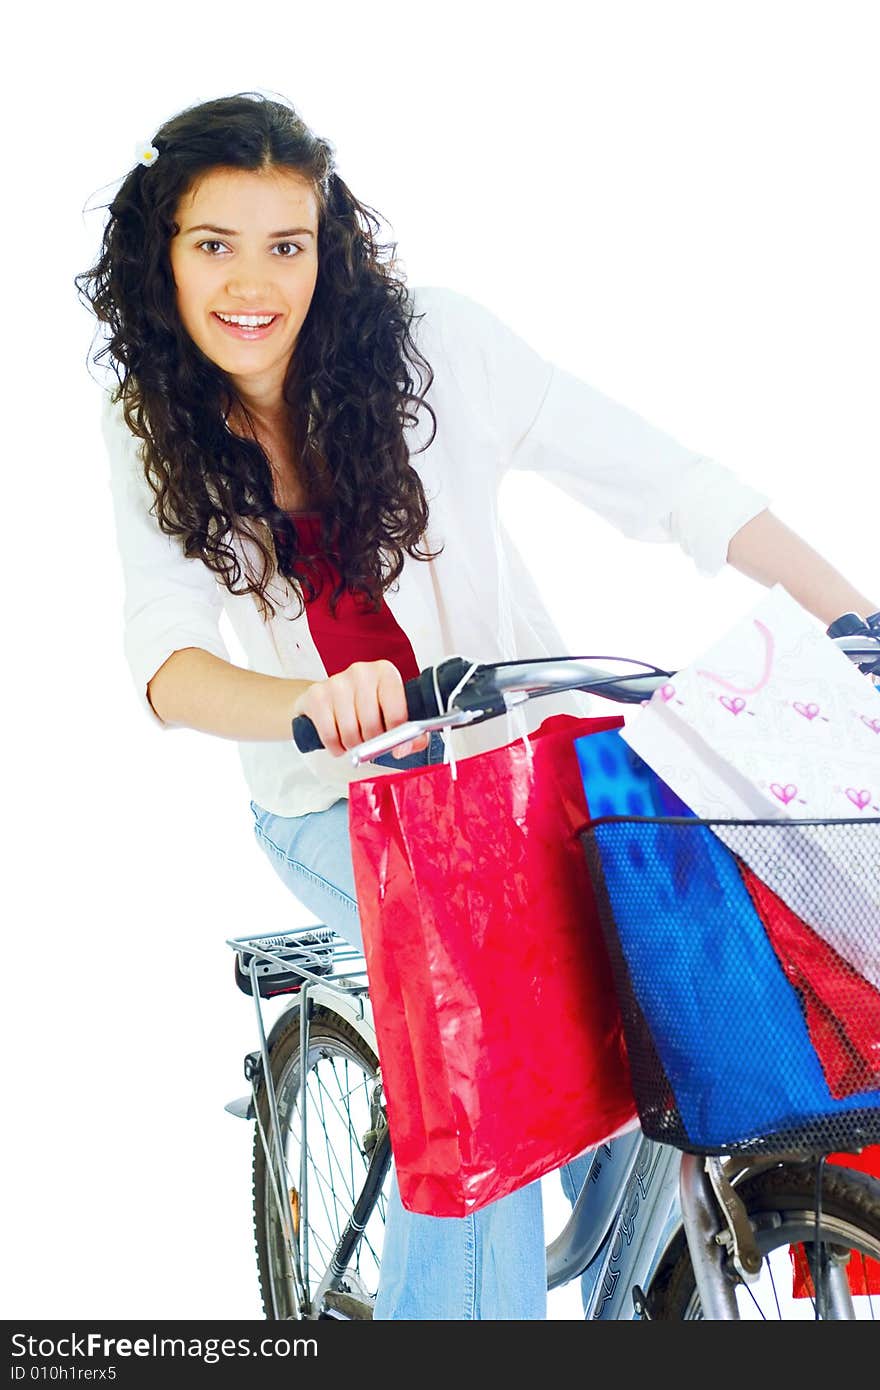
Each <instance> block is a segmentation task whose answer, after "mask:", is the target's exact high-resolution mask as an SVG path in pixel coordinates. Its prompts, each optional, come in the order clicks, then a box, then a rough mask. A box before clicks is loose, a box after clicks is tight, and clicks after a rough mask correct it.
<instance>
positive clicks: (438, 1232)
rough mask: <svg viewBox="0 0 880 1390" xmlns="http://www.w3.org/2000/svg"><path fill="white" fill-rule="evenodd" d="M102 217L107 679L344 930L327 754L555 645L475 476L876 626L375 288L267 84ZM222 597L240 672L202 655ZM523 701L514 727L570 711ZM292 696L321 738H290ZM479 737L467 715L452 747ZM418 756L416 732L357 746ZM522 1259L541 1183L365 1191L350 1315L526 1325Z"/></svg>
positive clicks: (418, 307)
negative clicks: (213, 770)
mask: <svg viewBox="0 0 880 1390" xmlns="http://www.w3.org/2000/svg"><path fill="white" fill-rule="evenodd" d="M109 213H110V216H109V219H108V222H107V225H106V228H105V232H104V239H103V245H102V249H101V255H100V257H99V259H98V260H97V262H96V264H95V266H94V267H93V268H92V269H91V270H90V271H89V272H88V273H87V274H85V275H83V276H80V277H77V283H78V284H79V283H80V281H82V282H83V286H84V287H86V288H87V292H88V299H89V302H90V303H91V305H92V307H93V310H94V312H95V314H96V315H97V317H98V319H99V320H100V321H101V323H103V324H106V325H107V327H108V330H109V333H108V342H107V345H106V347H105V348H103V349H102V351H101V352H100V353H98V354H97V359H100V358H101V357H103V356H105V355H108V354H109V356H110V358H111V361H112V363H113V365H114V368H115V369H116V370H117V375H118V376H119V380H120V386H119V390H118V391H116V392H114V393H113V394H112V395H111V394H108V395H107V397H106V399H105V402H104V408H103V428H104V434H105V439H106V442H107V447H108V452H109V457H110V462H111V486H112V494H113V500H114V508H115V517H116V525H117V539H118V544H119V551H120V556H121V560H122V566H123V571H124V577H125V587H126V603H125V637H124V641H125V655H126V658H127V661H128V664H129V667H130V669H131V673H132V677H133V679H134V683H135V687H136V689H137V691H138V694H139V696H140V699H141V700H142V702H143V706H144V709H145V711H146V712H147V713H148V715H149V717H150V719H151V720H153V721H154V723H155V725H156V727H157V728H159V729H162V730H169V729H174V728H192V729H200V730H202V731H203V732H205V733H209V734H214V735H215V736H218V737H221V738H230V739H234V740H236V741H237V742H238V745H239V752H240V756H241V760H242V765H243V770H244V774H245V777H246V781H247V785H248V787H249V789H250V792H251V796H252V800H251V803H250V804H251V810H252V812H253V815H254V818H255V832H256V834H257V837H258V839H259V842H260V844H261V845H262V847H263V848H264V849H265V850H266V852H267V854H268V857H269V860H270V862H271V864H272V865H273V867H274V869H275V870H276V871H277V872H278V873H279V874H280V876H281V878H282V879H283V881H284V882H285V883H286V884H287V885H288V886H289V887H290V889H291V891H292V892H293V893H294V894H295V896H296V897H297V898H298V899H299V900H300V901H301V902H302V903H303V904H304V905H305V906H307V907H308V908H309V909H310V910H311V911H313V912H314V913H316V914H317V915H318V916H319V918H320V919H321V920H323V921H325V922H327V923H328V924H330V925H332V926H334V927H336V928H337V929H338V930H339V931H340V932H342V933H343V934H344V935H346V936H348V937H349V938H350V939H351V940H352V941H354V942H359V941H360V935H359V921H358V911H357V902H356V897H355V890H354V884H353V876H352V865H351V852H350V847H349V840H348V818H347V799H346V798H347V793H348V786H349V783H350V782H351V781H352V780H353V779H355V778H357V777H361V776H369V777H374V776H375V775H376V770H377V764H376V763H373V764H371V765H367V766H364V767H362V768H360V769H357V770H352V769H351V767H350V766H349V765H348V763H347V761H346V760H343V758H342V755H343V754H344V753H345V751H346V750H347V749H349V748H351V747H353V746H354V745H355V744H357V743H360V742H362V741H363V740H365V739H368V738H370V737H372V736H374V735H376V734H378V733H380V732H382V731H383V730H384V729H385V728H387V727H390V726H392V725H395V724H399V723H401V722H403V721H404V720H405V718H406V706H405V699H404V690H403V686H404V681H405V680H407V679H409V678H410V677H411V676H414V675H416V674H417V673H418V672H419V671H420V670H422V669H424V668H426V667H428V666H431V665H434V664H436V663H439V662H440V661H442V660H443V659H444V658H445V657H447V656H449V655H452V654H461V655H466V656H468V657H469V658H471V659H473V660H480V661H499V660H510V659H513V658H516V657H540V656H545V655H558V654H559V653H560V652H561V651H563V650H564V643H563V642H562V640H561V638H560V637H559V634H558V633H557V632H556V630H555V628H554V626H553V624H552V622H551V620H550V618H549V616H548V614H547V613H546V611H545V609H544V607H543V605H542V602H541V600H540V597H539V595H538V592H537V590H536V588H535V586H534V584H533V582H532V581H531V579H530V577H529V575H528V573H527V571H526V569H525V567H524V565H523V563H522V560H521V559H520V557H519V556H518V554H517V552H516V550H515V549H514V547H513V546H512V545H511V544H510V542H509V540H508V538H507V537H506V535H505V533H504V531H503V528H502V527H501V525H500V522H499V517H498V501H497V498H498V485H499V482H500V480H501V478H502V476H503V474H504V472H505V471H506V469H508V468H525V469H533V470H537V471H539V472H541V473H543V474H545V475H546V476H548V477H550V478H552V479H553V481H555V482H556V483H557V484H558V485H559V486H560V487H562V488H563V489H565V490H566V491H567V492H568V493H569V494H570V495H571V496H573V497H575V498H576V499H577V500H578V501H580V502H583V503H584V504H586V505H587V506H588V507H591V508H593V509H594V510H595V511H597V512H598V513H600V514H601V515H602V516H604V517H605V518H606V519H608V520H609V521H611V522H612V523H613V524H614V525H615V526H617V527H618V529H619V530H621V531H622V532H623V533H624V534H625V535H626V536H629V537H631V538H634V539H640V540H646V541H675V542H677V543H678V544H679V545H680V546H681V547H682V549H683V550H684V551H685V553H686V554H688V555H689V556H691V557H692V558H693V560H694V562H695V564H696V567H697V569H698V571H699V572H700V573H702V574H709V575H711V574H715V573H717V572H718V571H719V570H720V569H721V568H722V567H723V566H724V564H725V563H729V564H732V565H734V566H735V567H736V568H737V569H739V570H741V571H742V572H743V573H744V574H746V575H749V576H750V577H751V578H753V579H755V580H756V581H757V582H759V583H762V584H766V585H769V584H773V583H776V582H781V583H782V584H784V585H785V587H786V588H787V589H788V591H789V592H790V593H791V594H792V595H793V596H794V598H795V599H796V600H797V601H798V602H799V603H800V604H802V605H803V606H804V607H805V608H807V609H808V610H809V611H810V612H811V613H813V614H815V616H816V617H817V618H819V619H820V620H821V621H822V622H823V623H825V624H829V623H831V622H832V620H833V619H835V618H837V617H838V615H840V614H843V613H847V612H850V613H854V614H856V615H859V616H860V617H861V618H862V619H867V618H868V617H870V616H871V615H873V618H874V621H877V622H880V619H878V617H877V614H876V611H875V610H876V609H877V608H878V606H880V605H878V604H877V602H876V601H874V600H872V599H869V598H868V597H867V596H866V595H864V594H861V593H858V592H857V591H856V590H855V589H854V588H853V587H852V585H850V584H849V583H848V582H847V581H846V579H845V578H843V576H842V575H840V574H839V573H837V572H836V571H835V570H834V569H833V568H832V567H831V566H830V565H829V564H828V563H827V562H826V561H824V560H823V559H822V558H821V557H820V556H819V555H818V554H816V552H815V551H814V550H812V549H811V548H810V547H809V546H807V545H806V544H805V543H804V542H803V541H802V540H800V539H799V538H798V537H797V536H796V535H795V534H793V533H792V532H791V531H790V530H789V529H788V528H787V527H786V526H785V525H784V524H783V523H782V522H781V521H779V520H778V519H777V518H776V517H775V516H774V515H773V514H772V513H771V512H770V511H769V510H768V508H767V501H768V499H767V498H766V497H765V496H764V495H763V494H762V493H760V492H758V491H756V490H755V489H754V488H752V487H750V486H749V485H747V484H746V483H745V482H743V481H741V480H739V479H738V478H737V477H735V476H734V475H733V474H732V473H731V472H730V471H729V470H728V469H726V468H725V467H723V466H721V465H719V464H718V463H716V462H714V461H713V460H711V459H707V458H705V457H702V456H700V455H698V454H695V453H694V452H692V451H691V450H689V449H686V448H685V447H683V446H682V445H681V444H679V443H677V442H676V441H675V440H674V439H672V438H670V437H669V436H668V435H666V434H664V433H663V432H661V431H659V430H657V429H655V428H653V427H652V426H651V425H649V424H648V423H647V422H645V421H644V420H642V419H641V418H640V417H638V416H637V415H635V414H634V413H633V412H632V411H630V410H628V409H626V408H625V407H623V406H621V405H619V404H617V403H616V402H614V401H612V400H610V399H608V398H607V397H605V396H603V395H601V393H599V392H598V391H596V390H594V389H593V388H592V387H590V386H589V385H587V384H586V383H584V382H582V381H580V380H578V379H577V378H576V377H574V376H572V375H570V374H569V373H567V372H564V371H562V370H560V369H559V368H557V367H554V366H553V365H552V364H550V363H549V362H546V361H545V360H544V359H542V358H541V357H540V356H539V355H538V354H537V353H535V352H534V351H533V350H532V349H531V348H530V347H529V346H528V345H527V344H526V343H525V342H523V341H522V339H520V338H519V337H517V336H516V335H515V334H514V333H512V332H511V331H510V330H509V329H508V328H507V327H506V326H505V325H504V324H502V323H501V322H500V321H499V320H498V319H497V318H496V317H495V316H494V315H492V314H491V313H489V312H488V311H487V310H486V309H484V308H482V307H481V306H480V305H479V304H477V303H475V302H474V301H472V300H470V299H467V298H465V297H464V296H462V295H459V294H457V293H455V292H453V291H451V290H446V289H439V288H421V289H408V288H406V287H405V285H404V284H403V283H402V281H401V280H400V278H398V276H397V275H396V274H395V270H394V262H393V259H387V258H383V252H386V251H387V250H388V249H389V248H387V247H382V246H378V245H377V244H376V242H375V241H374V235H373V234H374V232H375V230H376V229H377V227H378V225H379V224H378V222H377V220H376V218H375V217H374V216H373V215H372V213H371V211H370V210H369V209H368V208H366V207H365V206H364V205H362V204H361V203H359V202H358V200H357V199H356V198H355V197H354V196H353V194H352V193H351V192H350V190H349V189H348V188H347V187H346V185H345V183H344V182H343V181H342V179H341V178H340V177H339V175H338V174H337V173H336V172H335V168H334V161H333V154H332V149H331V146H330V145H329V144H328V143H327V141H326V140H323V139H321V138H320V137H318V136H316V135H315V134H313V133H312V132H311V131H310V130H308V129H307V128H306V126H305V125H304V124H303V122H302V121H301V120H300V119H299V118H298V116H297V115H296V113H295V111H294V110H292V109H291V108H290V107H288V106H286V105H284V104H283V103H279V102H275V101H270V100H266V99H264V98H263V97H261V96H259V95H258V94H252V93H243V94H238V95H235V96H232V97H228V98H223V99H219V100H216V101H210V102H207V103H204V104H203V105H199V106H195V107H192V108H189V109H187V110H184V111H183V112H182V113H180V114H179V115H177V116H175V117H174V118H172V119H171V120H169V121H167V122H166V123H165V124H164V125H163V126H162V127H161V129H160V130H159V131H158V133H157V135H156V136H155V138H154V140H153V142H152V144H151V145H150V146H149V147H147V148H146V149H145V151H144V152H143V155H142V156H141V158H140V159H139V161H138V163H137V164H136V165H135V167H134V168H133V169H132V171H131V172H130V173H129V174H128V175H127V176H126V177H125V178H124V180H123V181H122V184H121V187H120V188H119V191H118V193H117V194H116V196H115V198H114V199H113V201H112V203H111V204H110V208H109ZM391 249H392V250H393V247H392V248H391ZM97 359H96V360H97ZM416 378H417V379H416ZM223 609H225V611H226V613H227V614H228V617H229V620H230V622H231V625H232V628H233V631H234V632H235V633H236V636H237V637H238V639H239V640H240V642H241V644H242V647H243V649H244V651H245V653H246V654H247V658H248V661H249V663H250V667H249V669H243V668H241V667H239V666H237V665H235V664H234V663H232V662H231V660H230V656H229V651H228V649H227V647H226V644H225V642H224V640H223V638H222V636H221V634H220V631H219V626H218V620H219V616H220V613H221V611H222V610H223ZM537 704H539V705H540V709H539V710H535V709H534V707H532V712H531V717H529V713H528V712H527V714H526V719H527V723H528V727H529V728H530V729H533V728H536V727H537V726H538V725H539V724H540V723H541V722H542V720H543V719H544V718H546V717H547V716H548V715H549V714H554V713H557V712H560V711H563V710H566V711H568V712H570V713H575V714H583V713H584V712H585V710H586V709H587V707H588V702H587V701H586V699H585V697H582V696H579V695H566V696H560V697H558V698H556V699H545V700H542V701H540V702H537ZM527 711H528V707H527ZM298 714H307V715H308V716H309V717H310V718H311V720H312V721H313V723H314V724H315V725H316V727H317V730H318V733H319V734H320V737H321V739H322V741H323V744H324V751H320V752H317V753H312V754H308V755H303V754H302V753H300V751H299V750H298V749H297V747H296V746H295V744H294V743H293V741H292V734H291V723H292V720H293V718H294V717H295V716H296V715H298ZM499 722H501V721H499ZM508 736H509V735H508V734H507V731H506V730H505V729H498V728H496V727H495V722H494V721H490V722H488V723H486V724H483V725H479V726H477V728H475V729H472V730H465V731H462V732H461V734H456V735H455V737H456V740H460V742H457V745H456V747H457V750H458V751H460V753H461V754H462V755H463V756H467V755H468V754H471V753H475V752H478V751H480V750H481V749H483V748H489V747H495V746H498V745H499V744H500V743H502V742H505V741H506V740H507V738H508ZM401 755H402V756H401ZM442 757H443V748H442V742H441V740H440V739H439V737H438V736H437V735H434V736H433V737H432V739H431V740H430V743H429V742H428V740H427V739H426V738H424V737H423V738H421V739H419V740H417V741H416V742H415V743H414V744H413V745H411V746H410V747H409V748H405V749H401V750H398V751H397V753H396V754H392V755H388V756H386V757H385V758H383V759H381V760H379V766H380V767H381V768H383V769H384V768H387V769H389V770H393V771H397V770H399V769H400V768H403V767H407V766H417V765H419V764H421V763H423V762H425V761H426V760H430V761H438V760H441V759H442ZM577 1172H578V1170H577V1168H576V1167H573V1168H572V1169H571V1171H570V1172H569V1173H568V1174H567V1175H564V1179H563V1180H564V1182H567V1184H568V1187H569V1188H570V1190H571V1195H572V1196H573V1195H574V1193H575V1191H576V1189H575V1188H574V1187H573V1186H572V1184H573V1183H574V1182H575V1180H576V1176H577ZM545 1274H546V1272H545V1267H544V1236H543V1229H542V1220H541V1196H540V1184H538V1183H534V1184H532V1185H531V1186H528V1187H526V1188H524V1189H522V1190H521V1191H519V1192H517V1193H515V1194H513V1195H512V1196H511V1197H506V1198H504V1199H503V1200H501V1201H499V1202H496V1203H494V1204H492V1205H490V1206H488V1207H486V1208H484V1209H483V1210H481V1211H479V1212H478V1213H476V1214H475V1215H472V1216H468V1217H464V1218H461V1219H449V1218H433V1217H426V1216H417V1215H413V1214H411V1213H408V1212H406V1211H405V1210H404V1209H403V1207H402V1206H401V1204H400V1201H399V1197H398V1196H397V1192H396V1187H393V1189H392V1198H391V1201H390V1204H389V1210H388V1217H387V1225H386V1236H385V1246H384V1252H383V1262H382V1275H381V1284H380V1290H379V1296H378V1300H377V1304H376V1309H375V1316H376V1317H377V1318H435V1319H436V1318H442V1319H458V1318H495V1319H497V1318H504V1319H509V1318H517V1319H520V1318H543V1317H544V1316H546V1290H545Z"/></svg>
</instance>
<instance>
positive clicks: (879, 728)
mask: <svg viewBox="0 0 880 1390" xmlns="http://www.w3.org/2000/svg"><path fill="white" fill-rule="evenodd" d="M862 723H863V724H867V726H868V728H869V729H871V730H872V732H873V733H875V734H880V719H869V718H868V716H867V715H866V714H863V715H862Z"/></svg>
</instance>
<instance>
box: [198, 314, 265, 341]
mask: <svg viewBox="0 0 880 1390" xmlns="http://www.w3.org/2000/svg"><path fill="white" fill-rule="evenodd" d="M281 317H282V316H281V314H275V315H274V316H273V318H272V322H271V323H261V324H257V325H256V326H254V327H252V326H250V325H247V324H240V323H227V322H226V321H225V319H222V318H221V317H220V315H219V314H218V313H217V311H216V310H213V311H212V318H214V319H215V320H216V321H217V323H218V324H219V325H220V327H221V328H223V329H225V331H226V332H227V333H229V334H231V336H232V337H233V338H241V339H243V340H244V341H248V340H253V339H255V338H265V337H267V336H268V335H269V334H270V333H271V332H272V330H273V329H274V327H275V325H276V324H277V323H278V322H279V320H280V319H281Z"/></svg>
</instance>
